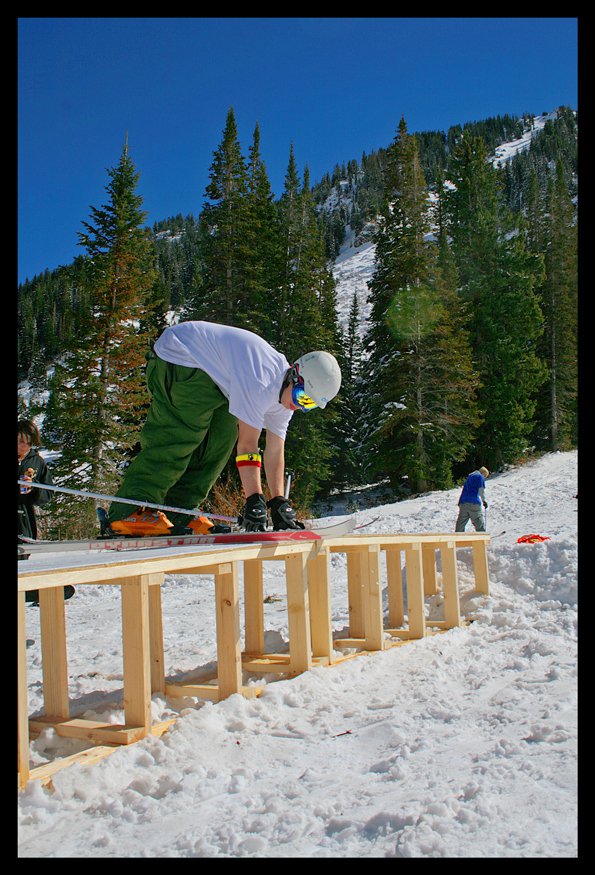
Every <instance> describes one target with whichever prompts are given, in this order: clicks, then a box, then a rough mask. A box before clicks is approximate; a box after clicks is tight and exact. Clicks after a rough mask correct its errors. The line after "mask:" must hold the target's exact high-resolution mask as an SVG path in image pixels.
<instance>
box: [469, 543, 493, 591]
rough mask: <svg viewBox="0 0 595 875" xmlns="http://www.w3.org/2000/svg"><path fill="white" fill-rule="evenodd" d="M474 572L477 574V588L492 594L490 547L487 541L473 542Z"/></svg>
mask: <svg viewBox="0 0 595 875" xmlns="http://www.w3.org/2000/svg"><path fill="white" fill-rule="evenodd" d="M472 555H473V573H474V574H475V589H476V591H477V592H481V593H483V594H484V595H489V594H490V578H489V571H488V549H487V543H486V542H485V541H479V542H478V543H475V544H473V554H472Z"/></svg>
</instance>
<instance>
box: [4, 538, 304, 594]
mask: <svg viewBox="0 0 595 875" xmlns="http://www.w3.org/2000/svg"><path fill="white" fill-rule="evenodd" d="M316 543H317V542H315V541H292V542H287V543H283V542H275V543H274V544H271V545H270V546H267V547H264V546H262V545H261V544H250V545H233V544H229V545H225V546H224V547H221V546H215V547H209V548H207V549H204V548H200V547H195V548H194V549H193V550H192V551H188V552H182V553H178V552H175V550H172V551H169V552H168V554H167V555H166V556H148V555H146V556H145V555H143V556H142V557H140V558H139V555H138V553H137V555H136V556H135V558H134V559H131V558H130V557H122V558H119V559H115V560H114V561H109V562H107V561H97V562H96V563H95V564H89V565H76V566H73V567H67V566H66V567H56V568H52V569H48V568H43V569H41V570H37V571H24V570H22V569H20V568H19V574H18V588H19V590H31V589H48V588H52V587H55V586H64V585H66V584H73V585H74V586H76V585H77V584H84V583H92V584H96V583H111V584H112V585H115V586H118V585H119V584H120V582H121V580H122V579H123V578H128V577H137V576H139V575H144V574H151V573H156V572H160V571H161V572H164V573H165V574H191V573H192V574H207V573H214V567H215V565H220V564H221V561H223V560H226V561H234V562H241V561H245V560H246V559H271V560H272V559H275V560H282V559H285V557H286V556H293V555H299V554H309V553H310V551H311V550H312V549H313V545H315V544H316ZM234 548H235V549H234ZM151 552H152V551H150V550H145V551H144V553H145V554H148V553H151ZM54 556H58V554H54ZM99 558H100V559H101V560H104V557H99ZM28 561H29V562H32V563H33V562H34V560H28ZM55 561H56V562H65V561H66V560H65V558H62V559H60V558H58V559H56V560H55ZM19 564H20V565H23V564H24V563H22V562H21V563H19Z"/></svg>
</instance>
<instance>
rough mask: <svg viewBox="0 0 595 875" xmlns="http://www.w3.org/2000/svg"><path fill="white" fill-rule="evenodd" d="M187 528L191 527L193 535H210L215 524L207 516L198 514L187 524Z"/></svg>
mask: <svg viewBox="0 0 595 875" xmlns="http://www.w3.org/2000/svg"><path fill="white" fill-rule="evenodd" d="M186 528H187V529H190V531H191V532H192V534H193V535H208V534H209V532H210V531H211V529H212V528H214V526H213V523H212V522H211V520H210V519H208V518H207V517H206V516H197V517H196V519H194V520H190V522H189V523H187V524H186Z"/></svg>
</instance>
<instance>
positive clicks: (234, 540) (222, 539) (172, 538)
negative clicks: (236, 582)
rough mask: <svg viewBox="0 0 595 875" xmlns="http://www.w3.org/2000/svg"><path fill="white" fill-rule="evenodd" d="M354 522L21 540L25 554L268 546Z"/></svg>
mask: <svg viewBox="0 0 595 875" xmlns="http://www.w3.org/2000/svg"><path fill="white" fill-rule="evenodd" d="M354 528H355V519H353V518H349V519H347V520H343V521H341V522H338V523H334V524H331V525H329V526H324V527H322V528H318V529H307V530H306V529H284V530H283V531H279V532H231V533H229V534H215V535H208V534H207V535H156V536H154V537H151V536H149V537H144V538H133V537H126V538H118V537H115V538H95V539H94V538H88V539H84V540H80V541H35V540H33V539H30V538H21V542H22V546H23V547H24V548H25V549H26V551H27V553H28V554H33V553H63V552H79V553H80V552H83V551H97V550H108V551H111V552H122V551H125V550H146V549H151V548H152V549H157V548H159V547H194V546H201V545H209V544H213V545H225V544H268V543H275V542H279V541H281V542H282V541H318V540H320V539H322V538H329V537H336V536H339V535H347V534H350V532H353V530H354Z"/></svg>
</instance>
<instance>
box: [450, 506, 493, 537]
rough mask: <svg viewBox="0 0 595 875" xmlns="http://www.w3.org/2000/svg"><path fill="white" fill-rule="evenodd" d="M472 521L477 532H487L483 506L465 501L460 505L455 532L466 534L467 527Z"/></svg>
mask: <svg viewBox="0 0 595 875" xmlns="http://www.w3.org/2000/svg"><path fill="white" fill-rule="evenodd" d="M469 520H471V522H472V523H473V526H474V528H475V530H476V531H477V532H485V530H486V528H485V522H484V517H483V512H482V510H481V504H473V503H471V502H470V501H469V502H467V501H464V502H463V503H462V504H460V505H459V515H458V517H457V522H456V524H455V532H464V531H465V526H466V525H467V523H468V522H469Z"/></svg>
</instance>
